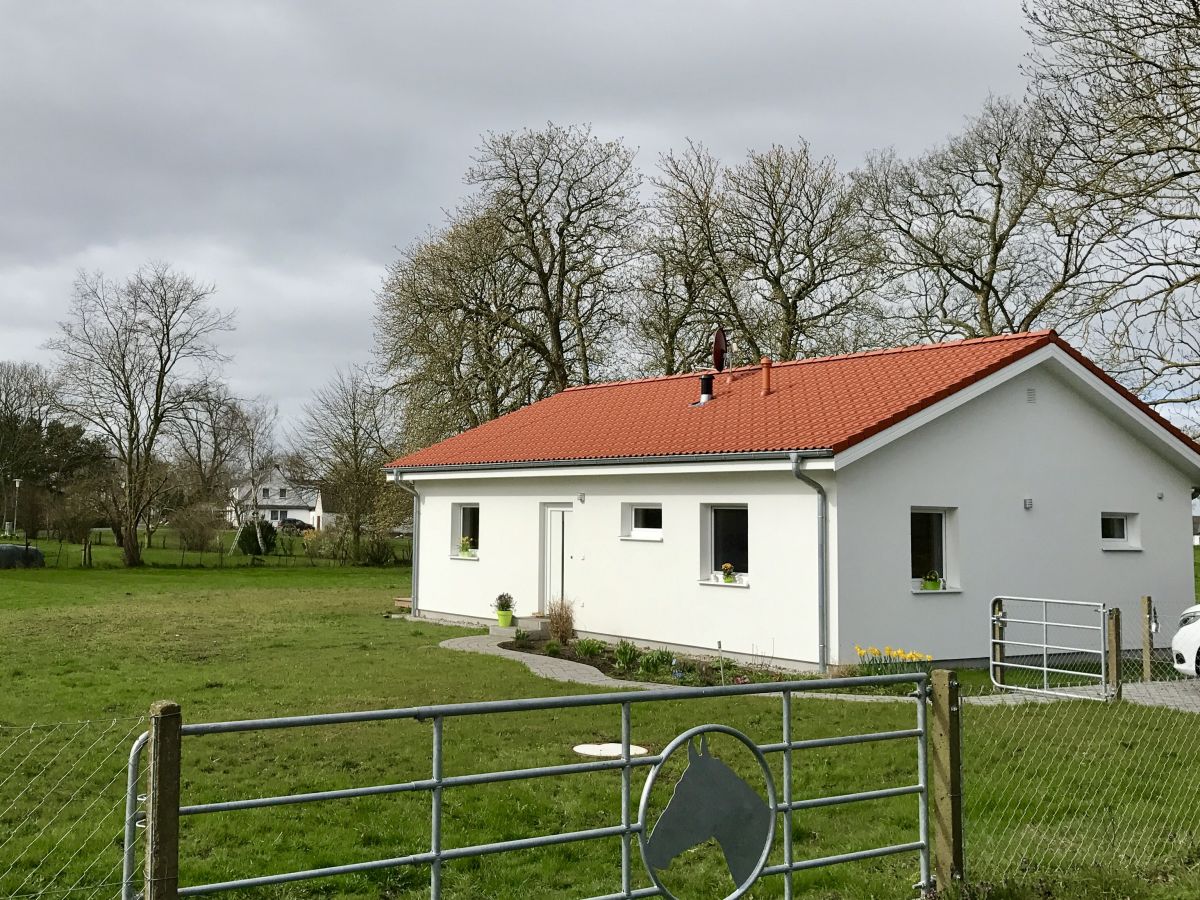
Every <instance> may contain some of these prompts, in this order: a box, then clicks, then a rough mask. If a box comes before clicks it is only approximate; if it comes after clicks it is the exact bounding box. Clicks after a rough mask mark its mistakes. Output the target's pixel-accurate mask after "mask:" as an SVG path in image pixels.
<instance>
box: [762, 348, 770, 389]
mask: <svg viewBox="0 0 1200 900" xmlns="http://www.w3.org/2000/svg"><path fill="white" fill-rule="evenodd" d="M760 363H761V364H762V395H763V396H764V397H765V396H767V394H769V393H771V357H769V356H764V357H763V358H762V359H761V360H760Z"/></svg>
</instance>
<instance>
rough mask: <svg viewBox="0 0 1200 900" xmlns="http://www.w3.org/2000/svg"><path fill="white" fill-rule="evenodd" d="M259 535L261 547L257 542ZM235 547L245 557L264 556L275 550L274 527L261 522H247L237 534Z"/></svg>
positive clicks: (268, 523)
mask: <svg viewBox="0 0 1200 900" xmlns="http://www.w3.org/2000/svg"><path fill="white" fill-rule="evenodd" d="M260 534H261V535H262V544H261V545H260V544H259V542H258V536H259V535H260ZM237 546H238V549H239V550H241V551H242V552H243V553H245V554H246V555H247V556H266V555H267V554H268V553H270V552H271V551H272V550H274V549H275V526H274V525H272V524H271V523H270V522H265V521H262V520H259V521H258V522H257V523H255V522H247V523H246V524H245V525H243V526H242V529H241V531H239V532H238V542H237Z"/></svg>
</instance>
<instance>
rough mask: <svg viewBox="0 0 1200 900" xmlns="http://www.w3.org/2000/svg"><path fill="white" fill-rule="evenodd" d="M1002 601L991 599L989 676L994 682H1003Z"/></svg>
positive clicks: (1004, 669) (1004, 670)
mask: <svg viewBox="0 0 1200 900" xmlns="http://www.w3.org/2000/svg"><path fill="white" fill-rule="evenodd" d="M1003 640H1004V601H1003V600H1002V599H1001V598H999V597H997V598H996V599H995V600H993V601H992V653H991V660H992V664H991V676H992V681H994V682H996V684H1004V683H1005V672H1006V671H1007V669H1006V668H1005V666H1004V644H1003V643H997V642H998V641H1000V642H1002V641H1003Z"/></svg>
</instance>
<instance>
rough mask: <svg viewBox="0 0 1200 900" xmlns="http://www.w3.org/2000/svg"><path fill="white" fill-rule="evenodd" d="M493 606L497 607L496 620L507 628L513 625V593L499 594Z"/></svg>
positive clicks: (502, 626)
mask: <svg viewBox="0 0 1200 900" xmlns="http://www.w3.org/2000/svg"><path fill="white" fill-rule="evenodd" d="M492 606H493V607H495V609H496V622H497V623H498V624H499V625H500V627H501V628H507V627H508V626H510V625H512V616H513V598H512V594H507V593H506V594H501V595H500V596H498V597H497V598H496V600H495V602H494V603H492Z"/></svg>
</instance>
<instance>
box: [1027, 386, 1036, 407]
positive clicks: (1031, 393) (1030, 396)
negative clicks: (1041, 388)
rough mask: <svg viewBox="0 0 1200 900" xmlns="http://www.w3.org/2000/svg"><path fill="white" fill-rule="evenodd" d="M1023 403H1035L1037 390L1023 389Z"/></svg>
mask: <svg viewBox="0 0 1200 900" xmlns="http://www.w3.org/2000/svg"><path fill="white" fill-rule="evenodd" d="M1025 402H1026V403H1037V388H1032V387H1028V388H1025Z"/></svg>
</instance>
